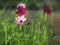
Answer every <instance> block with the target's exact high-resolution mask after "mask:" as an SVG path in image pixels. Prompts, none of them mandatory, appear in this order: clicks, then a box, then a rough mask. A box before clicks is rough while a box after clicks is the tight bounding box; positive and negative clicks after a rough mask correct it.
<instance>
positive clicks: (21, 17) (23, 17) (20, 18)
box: [15, 15, 26, 24]
mask: <svg viewBox="0 0 60 45" xmlns="http://www.w3.org/2000/svg"><path fill="white" fill-rule="evenodd" d="M15 19H16V24H24V22H25V21H26V18H25V16H24V15H22V16H18V17H17V18H15Z"/></svg>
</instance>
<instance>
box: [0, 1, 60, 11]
mask: <svg viewBox="0 0 60 45" xmlns="http://www.w3.org/2000/svg"><path fill="white" fill-rule="evenodd" d="M20 2H24V3H25V4H26V6H27V8H28V9H41V8H42V7H43V6H44V4H47V5H48V6H49V7H50V8H51V9H52V10H54V11H58V10H60V0H0V9H1V8H5V7H6V8H10V9H12V8H16V5H17V4H18V3H20Z"/></svg>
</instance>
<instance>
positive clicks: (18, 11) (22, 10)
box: [16, 3, 26, 16]
mask: <svg viewBox="0 0 60 45" xmlns="http://www.w3.org/2000/svg"><path fill="white" fill-rule="evenodd" d="M16 14H18V16H22V15H25V14H26V6H25V4H23V3H19V4H18V5H17V9H16Z"/></svg>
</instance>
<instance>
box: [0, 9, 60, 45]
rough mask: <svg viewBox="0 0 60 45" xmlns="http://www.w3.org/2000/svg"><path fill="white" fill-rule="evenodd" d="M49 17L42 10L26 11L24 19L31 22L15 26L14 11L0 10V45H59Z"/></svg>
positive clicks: (59, 41)
mask: <svg viewBox="0 0 60 45" xmlns="http://www.w3.org/2000/svg"><path fill="white" fill-rule="evenodd" d="M51 16H52V15H47V14H44V13H43V10H39V11H35V12H34V11H30V12H29V10H27V14H26V18H30V20H31V22H27V21H26V22H25V23H24V24H23V25H17V24H16V23H15V17H16V13H15V10H9V9H8V10H5V9H2V10H0V45H60V40H56V38H55V35H56V34H55V33H56V32H55V31H54V30H53V28H52V27H51V24H52V21H53V20H52V18H51Z"/></svg>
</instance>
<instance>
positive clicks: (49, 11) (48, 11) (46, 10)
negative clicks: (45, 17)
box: [43, 7, 51, 14]
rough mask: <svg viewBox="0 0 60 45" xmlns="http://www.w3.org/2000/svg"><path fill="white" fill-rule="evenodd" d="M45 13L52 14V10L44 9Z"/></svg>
mask: <svg viewBox="0 0 60 45" xmlns="http://www.w3.org/2000/svg"><path fill="white" fill-rule="evenodd" d="M43 10H44V13H47V14H51V9H50V8H49V7H45V8H43Z"/></svg>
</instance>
